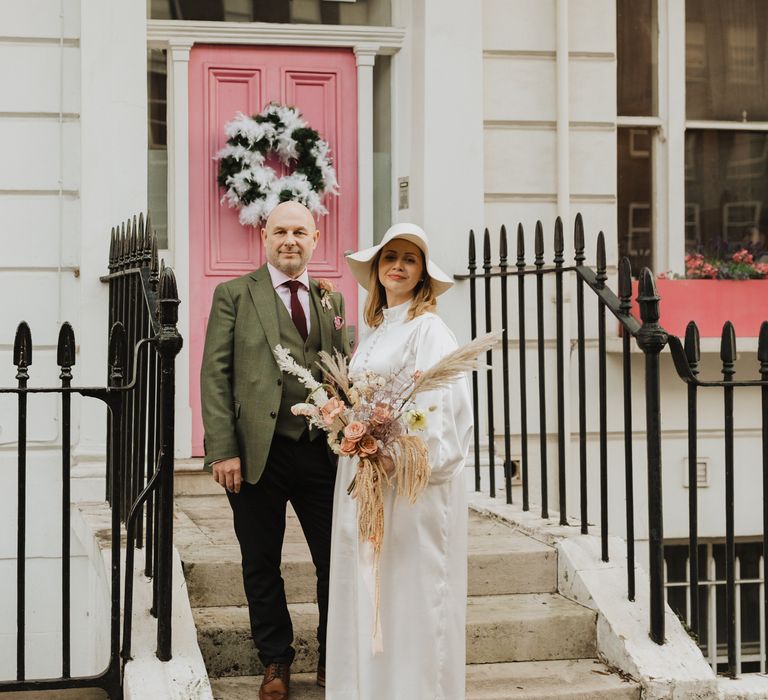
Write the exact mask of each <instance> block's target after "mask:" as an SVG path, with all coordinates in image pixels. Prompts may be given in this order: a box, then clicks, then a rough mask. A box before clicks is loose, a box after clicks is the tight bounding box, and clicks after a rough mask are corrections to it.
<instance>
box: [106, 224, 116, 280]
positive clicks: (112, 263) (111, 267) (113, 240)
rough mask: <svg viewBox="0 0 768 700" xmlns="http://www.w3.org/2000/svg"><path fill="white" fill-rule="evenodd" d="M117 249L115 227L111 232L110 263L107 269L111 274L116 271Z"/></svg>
mask: <svg viewBox="0 0 768 700" xmlns="http://www.w3.org/2000/svg"><path fill="white" fill-rule="evenodd" d="M116 248H117V239H116V236H115V227H114V226H113V227H112V230H111V231H110V232H109V263H108V264H107V268H108V269H109V271H110V272H114V271H115V250H116Z"/></svg>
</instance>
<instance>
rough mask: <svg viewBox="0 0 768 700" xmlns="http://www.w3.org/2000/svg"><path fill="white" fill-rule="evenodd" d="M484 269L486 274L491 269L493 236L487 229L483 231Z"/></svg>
mask: <svg viewBox="0 0 768 700" xmlns="http://www.w3.org/2000/svg"><path fill="white" fill-rule="evenodd" d="M483 268H484V269H485V271H486V272H488V271H489V270H490V269H491V234H490V232H489V231H488V229H487V228H486V229H485V230H484V231H483Z"/></svg>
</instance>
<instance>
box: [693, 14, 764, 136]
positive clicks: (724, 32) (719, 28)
mask: <svg viewBox="0 0 768 700" xmlns="http://www.w3.org/2000/svg"><path fill="white" fill-rule="evenodd" d="M685 12H686V17H685V62H686V111H687V116H688V119H717V120H725V121H766V120H768V53H767V49H768V2H765V0H728V2H723V1H722V0H686V3H685Z"/></svg>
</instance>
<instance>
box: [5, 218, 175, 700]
mask: <svg viewBox="0 0 768 700" xmlns="http://www.w3.org/2000/svg"><path fill="white" fill-rule="evenodd" d="M102 279H103V281H105V282H107V283H108V284H109V326H108V328H109V359H108V363H109V367H108V382H107V385H106V386H104V387H78V386H72V381H73V371H72V368H73V366H74V365H75V334H74V332H73V330H72V327H71V326H70V325H69V323H63V324H62V326H61V330H60V333H59V341H58V351H57V363H58V365H59V367H60V368H61V373H60V375H59V378H60V380H61V386H58V387H45V388H38V387H30V386H29V385H28V384H29V368H30V366H31V365H32V335H31V332H30V329H29V326H28V325H27V324H26V323H24V322H22V323H20V324H19V326H18V329H17V331H16V338H15V342H14V351H13V363H14V365H15V366H16V368H17V374H16V380H17V386H16V387H13V388H0V393H3V394H16V395H17V397H18V530H17V580H16V588H17V593H16V596H17V605H16V622H17V624H16V628H17V635H16V648H15V656H16V679H15V680H12V681H2V682H0V693H2V692H12V691H23V690H37V691H46V690H58V689H65V688H102V689H103V690H105V691H106V692H107V693H108V695H109V696H110V698H113V699H115V698H121V697H122V691H121V688H122V670H123V667H124V664H125V663H126V662H127V661H128V660H129V659H130V655H131V619H132V605H133V596H132V593H133V562H134V551H135V549H137V548H144V549H145V558H146V562H147V563H146V569H145V573H146V575H147V576H152V577H153V586H154V595H153V603H152V614H153V615H155V616H156V618H157V656H158V657H159V658H160V659H161V660H164V661H166V660H168V659H170V658H171V591H172V588H171V584H172V580H171V579H172V547H173V533H172V515H173V443H174V366H175V358H176V355H177V354H178V352H179V350H180V349H181V343H182V340H181V336H180V335H179V333H178V330H177V328H176V322H177V318H178V312H177V307H178V304H179V300H178V298H177V292H176V281H175V278H174V275H173V271H172V270H171V269H170V268H166V267H164V266H159V265H158V258H157V244H156V241H155V238H154V235H153V233H152V230H151V227H150V225H149V222H148V221H147V223H146V225H145V224H144V219H143V217H139V219H138V220H137V219H136V218H135V217H134V218H133V220H132V221H128V222H127V223H126V224H124V225H123V226H122V227H121V228H120V229H119V230H116V229H113V230H112V239H111V246H110V255H109V274H108V275H107V276H105V277H103V278H102ZM36 394H56V395H59V396H60V397H61V415H62V423H61V425H62V433H61V460H62V473H61V484H60V488H61V504H62V522H61V568H62V575H61V585H62V591H61V592H62V609H61V627H62V644H61V676H60V677H59V678H47V679H30V678H28V674H27V670H26V666H27V663H26V659H25V645H26V641H27V633H26V624H25V623H26V611H27V602H28V601H26V600H25V585H26V568H25V562H26V533H27V528H28V525H31V526H32V527H35V526H39V525H41V524H39V523H31V524H30V523H28V522H27V517H26V502H27V494H26V483H27V475H26V459H27V422H28V412H27V409H28V405H27V404H28V400H29V399H30V397H32V396H34V395H36ZM73 394H77V395H80V396H84V397H88V398H93V399H97V400H100V401H102V402H103V403H104V404H105V405H106V407H107V428H106V430H107V441H106V442H107V453H106V480H107V494H106V498H107V501H108V502H109V504H110V506H111V509H112V520H111V543H110V546H111V601H110V656H109V662H108V664H107V667H106V668H105V669H104V671H103V672H101V673H99V674H97V675H94V676H88V677H72V674H71V636H72V634H71V621H70V616H71V612H70V591H71V576H70V554H71V552H70V515H69V513H70V466H71V457H72V455H71V398H72V395H73ZM121 523H125V526H126V530H127V543H126V567H125V586H124V598H123V607H124V624H123V635H122V647H121V645H120V602H121V587H120V579H121V564H120V548H121V534H122V527H121ZM44 525H45V526H49V525H50V524H49V523H44ZM4 651H5V650H4ZM8 651H9V652H11V653H13V650H10V649H9V650H8Z"/></svg>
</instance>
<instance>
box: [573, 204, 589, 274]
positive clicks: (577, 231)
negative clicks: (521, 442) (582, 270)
mask: <svg viewBox="0 0 768 700" xmlns="http://www.w3.org/2000/svg"><path fill="white" fill-rule="evenodd" d="M573 247H574V252H575V255H574V259H575V261H576V264H577V265H583V264H584V261H585V260H586V259H587V258H586V256H585V255H584V220H583V219H582V217H581V212H579V213H578V214H576V221H575V222H574V224H573Z"/></svg>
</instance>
